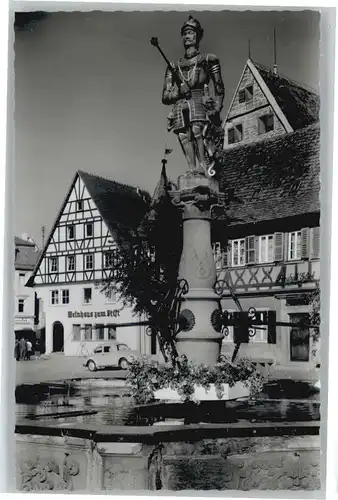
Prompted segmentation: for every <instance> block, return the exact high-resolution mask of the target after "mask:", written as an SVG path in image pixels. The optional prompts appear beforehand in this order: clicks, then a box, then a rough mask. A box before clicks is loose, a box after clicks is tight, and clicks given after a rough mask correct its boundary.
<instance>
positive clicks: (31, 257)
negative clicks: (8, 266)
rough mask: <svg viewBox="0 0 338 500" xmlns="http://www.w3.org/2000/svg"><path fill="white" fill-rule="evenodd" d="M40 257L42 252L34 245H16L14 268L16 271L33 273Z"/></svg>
mask: <svg viewBox="0 0 338 500" xmlns="http://www.w3.org/2000/svg"><path fill="white" fill-rule="evenodd" d="M24 243H27V242H24ZM39 257H40V252H39V251H37V250H36V249H35V246H34V245H33V246H32V245H18V244H16V245H15V261H14V266H15V269H16V270H22V271H25V270H26V271H33V269H34V268H35V265H36V263H37V262H38V260H39Z"/></svg>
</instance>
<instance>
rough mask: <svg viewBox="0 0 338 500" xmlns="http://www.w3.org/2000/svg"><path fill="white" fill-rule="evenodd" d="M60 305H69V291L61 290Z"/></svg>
mask: <svg viewBox="0 0 338 500" xmlns="http://www.w3.org/2000/svg"><path fill="white" fill-rule="evenodd" d="M62 304H69V290H62Z"/></svg>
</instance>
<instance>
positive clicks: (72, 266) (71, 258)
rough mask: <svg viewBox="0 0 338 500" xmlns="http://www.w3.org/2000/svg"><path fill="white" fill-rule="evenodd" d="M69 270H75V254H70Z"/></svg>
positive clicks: (68, 258)
mask: <svg viewBox="0 0 338 500" xmlns="http://www.w3.org/2000/svg"><path fill="white" fill-rule="evenodd" d="M67 271H75V255H68V257H67Z"/></svg>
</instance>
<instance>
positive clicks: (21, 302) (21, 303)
mask: <svg viewBox="0 0 338 500" xmlns="http://www.w3.org/2000/svg"><path fill="white" fill-rule="evenodd" d="M18 312H19V313H23V312H25V299H19V300H18Z"/></svg>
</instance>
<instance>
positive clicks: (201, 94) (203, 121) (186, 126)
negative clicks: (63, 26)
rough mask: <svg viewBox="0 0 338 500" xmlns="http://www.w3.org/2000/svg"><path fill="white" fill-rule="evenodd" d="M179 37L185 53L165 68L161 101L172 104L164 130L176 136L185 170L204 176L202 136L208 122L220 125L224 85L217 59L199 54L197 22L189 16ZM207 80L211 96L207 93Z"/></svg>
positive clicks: (205, 161) (200, 31)
mask: <svg viewBox="0 0 338 500" xmlns="http://www.w3.org/2000/svg"><path fill="white" fill-rule="evenodd" d="M181 35H182V39H183V44H184V49H185V53H184V56H183V57H182V58H181V59H179V61H177V62H175V63H172V62H171V63H170V65H168V67H167V70H166V73H165V79H164V86H163V93H162V102H163V104H166V105H173V108H172V111H171V112H170V113H169V116H168V130H172V131H173V132H174V133H175V134H177V136H178V140H179V143H180V145H181V147H182V150H183V153H184V155H185V157H186V160H187V162H188V166H189V169H190V170H191V171H195V172H196V171H198V172H200V173H202V172H203V173H205V174H206V172H207V171H208V167H209V166H210V165H209V164H208V163H210V162H208V149H207V147H206V142H205V138H204V134H205V131H206V129H207V127H208V124H209V123H210V122H212V121H213V122H214V123H215V122H219V123H220V112H221V110H222V107H223V100H224V84H223V80H222V75H221V68H220V64H219V60H218V58H217V57H216V56H215V55H214V54H209V53H200V51H199V44H200V41H201V39H202V37H203V29H202V27H201V25H200V23H199V21H197V20H196V19H194V18H193V17H192V16H190V17H189V19H188V21H186V22H185V23H184V24H183V26H182V28H181ZM210 81H212V83H213V87H214V97H212V95H211V93H210ZM197 162H198V165H197Z"/></svg>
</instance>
